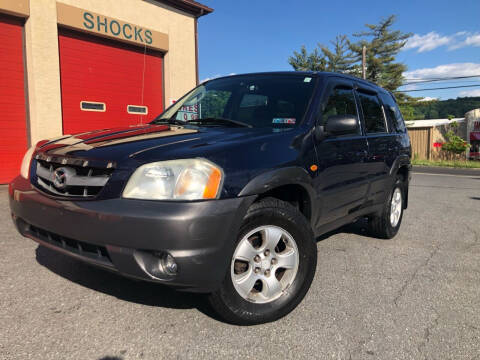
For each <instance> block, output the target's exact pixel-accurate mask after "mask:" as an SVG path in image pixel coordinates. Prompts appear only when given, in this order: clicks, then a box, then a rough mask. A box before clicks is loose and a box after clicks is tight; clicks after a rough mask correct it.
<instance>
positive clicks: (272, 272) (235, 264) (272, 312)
mask: <svg viewBox="0 0 480 360" xmlns="http://www.w3.org/2000/svg"><path fill="white" fill-rule="evenodd" d="M277 239H279V241H277ZM292 240H293V242H292ZM272 244H276V245H272ZM273 246H275V247H274V248H272V247H273ZM270 248H271V249H270ZM252 250H253V251H252ZM267 250H270V251H268V254H267ZM284 265H285V266H286V267H285V268H282V266H284ZM316 265H317V246H316V243H315V240H314V236H313V232H312V230H311V226H310V224H309V222H308V220H307V219H306V218H305V217H304V216H303V215H302V214H301V213H300V212H299V211H298V210H297V209H295V208H294V207H293V206H292V205H290V204H289V203H286V202H284V201H280V200H278V199H274V198H265V199H262V200H260V201H259V202H256V203H254V204H252V206H251V207H250V209H249V210H248V212H247V214H246V216H245V218H244V219H243V223H242V226H241V228H240V231H239V234H238V237H237V239H236V242H235V251H234V253H233V254H232V258H231V261H230V266H229V268H228V271H227V273H226V275H225V278H224V281H223V283H222V285H221V286H220V288H219V289H218V290H217V291H216V292H214V293H212V294H210V295H209V302H210V305H211V306H212V308H213V309H214V310H215V312H216V313H217V314H218V315H219V316H220V317H221V318H223V319H224V320H225V321H227V322H229V323H232V324H237V325H254V324H261V323H267V322H270V321H274V320H277V319H279V318H281V317H283V316H285V315H286V314H288V313H289V312H291V311H292V310H293V309H294V308H295V307H296V306H297V305H298V304H299V303H300V302H301V301H302V299H303V298H304V296H305V295H306V293H307V291H308V289H309V288H310V285H311V283H312V280H313V277H314V275H315V270H316ZM257 270H258V273H257ZM243 279H246V280H243ZM252 284H253V287H252V286H251V285H252ZM250 288H251V290H249V289H250Z"/></svg>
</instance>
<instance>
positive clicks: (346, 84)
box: [315, 77, 365, 139]
mask: <svg viewBox="0 0 480 360" xmlns="http://www.w3.org/2000/svg"><path fill="white" fill-rule="evenodd" d="M338 88H340V89H344V90H351V91H352V95H353V101H354V102H355V109H356V111H357V114H356V115H357V125H358V130H359V131H358V132H356V133H351V134H345V135H337V136H332V138H336V139H337V138H356V137H363V136H365V128H364V127H363V124H362V119H361V116H362V115H361V108H360V104H359V102H358V98H357V95H356V92H355V88H356V86H355V84H354V82H353V81H350V80H349V79H347V78H340V77H331V78H329V79H328V81H327V84H326V86H325V88H324V90H323V97H322V99H321V105H320V107H319V109H318V110H317V116H316V120H315V125H316V126H325V122H326V119H325V122H324V121H323V112H324V111H325V107H326V106H327V104H328V100H329V99H330V96H331V95H332V93H333V91H334V90H335V89H338Z"/></svg>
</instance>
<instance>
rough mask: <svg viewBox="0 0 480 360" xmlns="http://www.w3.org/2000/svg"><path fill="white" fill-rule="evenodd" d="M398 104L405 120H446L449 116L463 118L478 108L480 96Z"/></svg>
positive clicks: (479, 106) (414, 100) (413, 100)
mask: <svg viewBox="0 0 480 360" xmlns="http://www.w3.org/2000/svg"><path fill="white" fill-rule="evenodd" d="M399 103H400V110H401V111H402V114H403V117H404V118H405V120H423V119H446V118H448V116H449V115H453V117H464V116H465V113H466V112H468V111H470V110H473V109H478V108H480V96H478V97H462V98H460V97H459V98H456V99H448V100H432V101H418V100H417V99H409V100H407V101H405V102H399Z"/></svg>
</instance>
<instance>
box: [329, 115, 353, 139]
mask: <svg viewBox="0 0 480 360" xmlns="http://www.w3.org/2000/svg"><path fill="white" fill-rule="evenodd" d="M357 130H358V119H357V117H356V116H355V115H349V114H347V115H332V116H329V117H328V119H327V123H326V125H325V132H327V133H328V134H332V135H346V134H354V133H356V132H357Z"/></svg>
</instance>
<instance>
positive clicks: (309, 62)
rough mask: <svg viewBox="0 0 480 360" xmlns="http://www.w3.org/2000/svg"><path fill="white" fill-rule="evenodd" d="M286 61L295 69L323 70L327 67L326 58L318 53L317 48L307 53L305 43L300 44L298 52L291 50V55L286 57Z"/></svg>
mask: <svg viewBox="0 0 480 360" xmlns="http://www.w3.org/2000/svg"><path fill="white" fill-rule="evenodd" d="M288 63H289V64H290V65H291V66H292V67H293V69H294V70H295V71H325V70H326V67H327V60H326V59H325V57H324V56H322V55H320V53H319V51H318V49H314V50H313V52H311V53H308V52H307V49H306V48H305V45H302V47H301V49H300V52H297V51H294V52H293V56H290V57H289V58H288Z"/></svg>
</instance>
